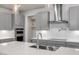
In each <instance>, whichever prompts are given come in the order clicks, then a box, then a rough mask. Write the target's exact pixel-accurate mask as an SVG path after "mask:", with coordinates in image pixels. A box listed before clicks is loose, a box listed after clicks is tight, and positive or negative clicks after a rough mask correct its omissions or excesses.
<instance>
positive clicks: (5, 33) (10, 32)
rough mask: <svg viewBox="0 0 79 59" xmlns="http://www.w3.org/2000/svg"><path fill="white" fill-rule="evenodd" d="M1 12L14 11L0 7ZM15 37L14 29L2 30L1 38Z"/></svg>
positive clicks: (0, 32) (0, 31)
mask: <svg viewBox="0 0 79 59" xmlns="http://www.w3.org/2000/svg"><path fill="white" fill-rule="evenodd" d="M0 12H4V13H12V11H10V10H8V9H5V8H0ZM7 38H15V33H14V30H0V39H7Z"/></svg>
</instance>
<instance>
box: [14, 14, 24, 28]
mask: <svg viewBox="0 0 79 59" xmlns="http://www.w3.org/2000/svg"><path fill="white" fill-rule="evenodd" d="M15 17H16V20H15V26H16V27H17V28H23V27H24V18H25V17H24V15H23V14H21V13H19V14H17V15H16V16H15Z"/></svg>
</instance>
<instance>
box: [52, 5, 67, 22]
mask: <svg viewBox="0 0 79 59" xmlns="http://www.w3.org/2000/svg"><path fill="white" fill-rule="evenodd" d="M53 7H54V21H53V23H68V21H66V20H63V19H62V4H54V5H53Z"/></svg>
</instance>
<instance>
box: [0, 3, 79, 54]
mask: <svg viewBox="0 0 79 59" xmlns="http://www.w3.org/2000/svg"><path fill="white" fill-rule="evenodd" d="M0 6H1V8H2V10H1V9H0V11H1V13H0V14H1V15H0V16H1V17H0V18H1V21H0V22H1V23H0V29H1V33H2V34H1V33H0V34H1V37H2V38H1V39H2V41H0V42H1V46H0V47H1V48H0V51H1V53H3V54H10V55H11V54H14V55H15V54H21V55H22V54H25V55H28V54H36V55H37V54H43V55H44V54H48V55H50V54H51V55H52V54H79V52H78V50H79V49H78V48H79V40H78V38H79V31H78V30H79V27H78V18H79V17H78V14H79V11H78V10H79V4H23V5H21V4H17V5H9V4H8V5H5V4H4V5H0ZM5 9H7V10H8V11H7V10H5ZM6 12H7V13H6ZM2 16H3V17H2ZM8 18H10V19H8ZM5 19H6V21H4V20H5ZM4 24H5V25H4ZM4 39H5V40H4ZM6 39H7V40H6Z"/></svg>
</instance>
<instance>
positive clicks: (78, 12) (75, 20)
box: [69, 6, 79, 30]
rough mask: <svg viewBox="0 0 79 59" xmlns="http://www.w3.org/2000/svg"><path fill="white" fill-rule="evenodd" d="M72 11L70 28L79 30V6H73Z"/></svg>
mask: <svg viewBox="0 0 79 59" xmlns="http://www.w3.org/2000/svg"><path fill="white" fill-rule="evenodd" d="M69 11H70V13H69V15H70V30H79V7H78V6H77V7H71V8H70V9H69Z"/></svg>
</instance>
